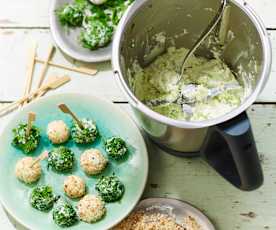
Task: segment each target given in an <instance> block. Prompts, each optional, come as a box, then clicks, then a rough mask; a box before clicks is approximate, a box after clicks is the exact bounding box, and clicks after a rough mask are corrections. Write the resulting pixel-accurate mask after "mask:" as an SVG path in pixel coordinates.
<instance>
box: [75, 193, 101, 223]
mask: <svg viewBox="0 0 276 230" xmlns="http://www.w3.org/2000/svg"><path fill="white" fill-rule="evenodd" d="M77 213H78V216H79V218H80V220H82V221H84V222H87V223H93V222H96V221H98V220H100V219H102V218H103V216H104V215H105V213H106V208H105V204H104V202H103V201H102V199H101V198H100V197H97V196H95V195H86V196H84V197H83V198H82V199H81V200H80V201H79V203H78V205H77Z"/></svg>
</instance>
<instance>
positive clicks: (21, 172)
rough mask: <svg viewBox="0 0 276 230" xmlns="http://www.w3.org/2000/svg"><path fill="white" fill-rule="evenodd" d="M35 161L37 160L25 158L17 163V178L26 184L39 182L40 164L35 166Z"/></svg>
mask: <svg viewBox="0 0 276 230" xmlns="http://www.w3.org/2000/svg"><path fill="white" fill-rule="evenodd" d="M34 161H35V159H34V158H32V157H24V158H22V159H20V160H19V161H17V163H16V165H15V175H16V177H17V178H18V179H19V180H21V181H23V182H25V183H26V184H31V183H34V182H36V181H38V180H39V178H40V176H41V166H40V162H37V163H36V164H34V165H33V163H34Z"/></svg>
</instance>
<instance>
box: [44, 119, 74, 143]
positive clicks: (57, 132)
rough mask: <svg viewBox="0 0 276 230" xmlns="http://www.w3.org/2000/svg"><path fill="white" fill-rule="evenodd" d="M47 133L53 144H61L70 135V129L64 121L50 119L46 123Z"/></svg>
mask: <svg viewBox="0 0 276 230" xmlns="http://www.w3.org/2000/svg"><path fill="white" fill-rule="evenodd" d="M47 135H48V138H49V139H50V141H51V142H52V143H53V144H62V143H64V142H66V141H67V140H68V139H69V137H70V131H69V128H68V127H67V125H66V124H65V123H64V121H62V120H59V121H52V122H50V123H49V124H48V127H47Z"/></svg>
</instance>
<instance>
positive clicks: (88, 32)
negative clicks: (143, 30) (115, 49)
mask: <svg viewBox="0 0 276 230" xmlns="http://www.w3.org/2000/svg"><path fill="white" fill-rule="evenodd" d="M133 1H134V0H112V1H111V0H109V1H107V2H105V3H104V4H102V5H94V4H93V3H91V2H90V1H88V0H75V1H74V2H73V3H71V4H65V5H64V6H62V7H61V8H59V9H58V10H57V11H56V14H57V16H58V19H59V21H60V23H61V25H63V26H66V27H72V28H75V27H81V28H82V30H81V33H80V36H79V41H80V43H81V45H82V46H83V47H84V48H87V49H90V50H95V49H98V48H100V47H104V46H106V45H108V44H109V43H110V42H111V40H112V35H113V32H114V30H115V29H116V27H117V25H118V23H119V21H120V19H121V17H122V16H123V14H124V12H125V11H126V9H127V8H128V6H129V5H130V4H131V3H132V2H133Z"/></svg>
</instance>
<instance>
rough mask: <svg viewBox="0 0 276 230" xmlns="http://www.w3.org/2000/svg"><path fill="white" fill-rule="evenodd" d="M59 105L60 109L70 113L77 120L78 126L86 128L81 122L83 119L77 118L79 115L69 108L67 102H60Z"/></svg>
mask: <svg viewBox="0 0 276 230" xmlns="http://www.w3.org/2000/svg"><path fill="white" fill-rule="evenodd" d="M58 107H59V109H60V110H61V111H62V112H64V113H67V114H69V115H70V116H71V117H72V118H73V119H74V120H75V121H76V122H77V124H78V126H79V127H80V128H81V129H83V128H84V126H83V124H82V123H81V121H80V120H79V119H78V118H77V116H76V115H75V114H74V113H73V112H72V111H71V110H70V109H69V108H68V106H67V105H65V104H59V105H58Z"/></svg>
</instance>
